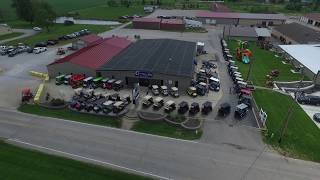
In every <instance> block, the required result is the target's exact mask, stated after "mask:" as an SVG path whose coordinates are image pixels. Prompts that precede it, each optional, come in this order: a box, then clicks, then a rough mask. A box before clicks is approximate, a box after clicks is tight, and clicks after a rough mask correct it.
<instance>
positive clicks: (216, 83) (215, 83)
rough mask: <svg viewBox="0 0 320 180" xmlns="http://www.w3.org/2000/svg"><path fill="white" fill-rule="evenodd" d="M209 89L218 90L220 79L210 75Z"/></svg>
mask: <svg viewBox="0 0 320 180" xmlns="http://www.w3.org/2000/svg"><path fill="white" fill-rule="evenodd" d="M209 89H210V90H213V91H219V90H220V80H219V79H217V78H214V77H211V78H210V79H209Z"/></svg>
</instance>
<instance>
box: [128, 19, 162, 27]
mask: <svg viewBox="0 0 320 180" xmlns="http://www.w3.org/2000/svg"><path fill="white" fill-rule="evenodd" d="M160 23H161V19H158V18H134V19H133V21H132V24H133V28H135V29H155V30H157V29H160Z"/></svg>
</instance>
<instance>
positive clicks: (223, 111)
mask: <svg viewBox="0 0 320 180" xmlns="http://www.w3.org/2000/svg"><path fill="white" fill-rule="evenodd" d="M230 111H231V106H230V104H228V103H222V104H221V105H220V108H219V110H218V115H219V116H227V115H228V114H230Z"/></svg>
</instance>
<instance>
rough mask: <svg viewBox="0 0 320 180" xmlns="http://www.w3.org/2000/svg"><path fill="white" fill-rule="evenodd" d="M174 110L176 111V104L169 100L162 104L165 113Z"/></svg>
mask: <svg viewBox="0 0 320 180" xmlns="http://www.w3.org/2000/svg"><path fill="white" fill-rule="evenodd" d="M175 109H176V103H175V102H174V101H171V100H169V101H167V102H166V103H165V104H164V111H165V112H168V113H169V112H171V111H173V110H175Z"/></svg>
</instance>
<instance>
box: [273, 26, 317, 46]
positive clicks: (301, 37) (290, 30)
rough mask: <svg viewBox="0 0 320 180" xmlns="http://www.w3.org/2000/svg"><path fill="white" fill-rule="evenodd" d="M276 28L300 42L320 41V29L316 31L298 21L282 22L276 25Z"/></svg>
mask: <svg viewBox="0 0 320 180" xmlns="http://www.w3.org/2000/svg"><path fill="white" fill-rule="evenodd" d="M274 30H276V31H278V32H280V33H282V34H283V35H285V36H287V37H289V38H291V39H292V40H294V41H296V42H298V43H300V44H311V43H313V44H315V43H319V42H320V31H316V30H314V29H311V28H309V27H306V26H304V25H301V24H298V23H291V24H282V25H279V26H276V27H275V28H274Z"/></svg>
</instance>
